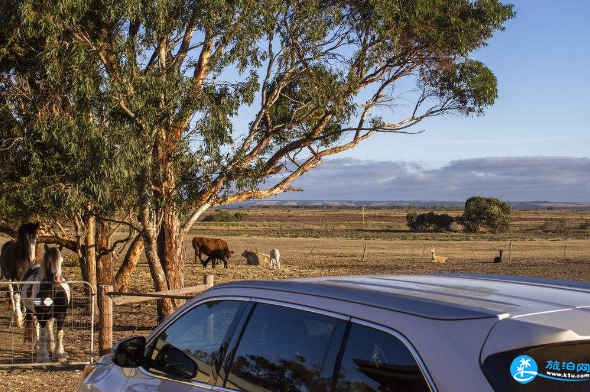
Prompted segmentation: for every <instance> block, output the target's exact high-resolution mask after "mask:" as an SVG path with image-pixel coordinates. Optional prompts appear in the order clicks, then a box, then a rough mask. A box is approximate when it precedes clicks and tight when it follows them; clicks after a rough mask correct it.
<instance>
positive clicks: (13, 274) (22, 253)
mask: <svg viewBox="0 0 590 392" xmlns="http://www.w3.org/2000/svg"><path fill="white" fill-rule="evenodd" d="M38 233H39V222H37V223H25V224H23V225H21V226H20V227H19V229H18V235H17V238H16V241H13V240H11V241H8V242H6V243H5V244H4V245H2V251H1V252H0V268H1V270H2V276H4V278H6V279H8V280H12V281H14V280H23V276H24V274H25V272H26V271H27V269H28V268H29V267H30V266H31V264H33V263H34V262H35V246H36V245H37V238H38ZM13 286H14V287H13ZM8 292H9V294H10V304H11V305H12V312H13V317H14V321H15V324H16V326H17V327H18V328H22V327H23V325H24V316H23V315H24V308H23V307H22V305H21V301H20V286H19V285H13V284H8Z"/></svg>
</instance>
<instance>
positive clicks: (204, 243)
mask: <svg viewBox="0 0 590 392" xmlns="http://www.w3.org/2000/svg"><path fill="white" fill-rule="evenodd" d="M193 248H194V249H195V264H196V263H197V257H198V258H199V261H200V262H201V263H203V259H202V257H201V254H204V255H205V256H207V257H209V255H210V254H211V252H213V251H214V250H216V249H219V250H222V251H224V252H225V257H226V258H227V259H228V260H229V259H230V258H231V254H232V253H234V252H232V251H230V250H229V246H227V242H225V241H224V240H220V239H218V238H205V237H195V238H193Z"/></svg>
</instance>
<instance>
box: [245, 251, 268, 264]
mask: <svg viewBox="0 0 590 392" xmlns="http://www.w3.org/2000/svg"><path fill="white" fill-rule="evenodd" d="M242 256H244V257H245V258H246V264H247V265H260V264H261V263H268V262H270V256H269V255H265V254H262V253H258V252H252V251H250V250H245V251H244V252H243V253H242Z"/></svg>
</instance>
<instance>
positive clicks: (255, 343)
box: [216, 303, 348, 392]
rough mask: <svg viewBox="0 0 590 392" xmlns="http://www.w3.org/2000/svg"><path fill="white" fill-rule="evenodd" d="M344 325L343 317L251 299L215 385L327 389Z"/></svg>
mask: <svg viewBox="0 0 590 392" xmlns="http://www.w3.org/2000/svg"><path fill="white" fill-rule="evenodd" d="M347 323H348V318H347V317H340V316H336V315H331V314H327V313H322V312H320V311H316V310H312V309H305V308H302V307H298V306H290V305H289V304H277V303H256V304H255V305H254V307H253V310H252V312H251V315H250V317H249V320H248V322H247V324H246V326H245V328H244V330H243V331H242V333H241V336H239V337H236V338H235V340H234V342H232V349H231V351H230V353H228V355H227V356H226V361H225V363H224V366H223V368H222V370H221V373H220V377H219V380H218V388H216V389H223V390H224V391H231V390H233V391H243V392H319V391H328V390H329V388H326V385H329V384H330V383H329V382H328V381H327V380H328V379H331V377H332V375H333V370H334V362H335V359H336V357H337V355H338V352H339V349H340V347H341V344H342V340H343V337H344V332H345V330H346V325H347ZM326 364H327V365H326Z"/></svg>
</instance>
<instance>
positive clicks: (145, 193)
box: [139, 169, 175, 319]
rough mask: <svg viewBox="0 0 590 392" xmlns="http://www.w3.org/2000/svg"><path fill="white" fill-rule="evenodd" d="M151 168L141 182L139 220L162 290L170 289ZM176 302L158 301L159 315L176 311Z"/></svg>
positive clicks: (156, 285)
mask: <svg viewBox="0 0 590 392" xmlns="http://www.w3.org/2000/svg"><path fill="white" fill-rule="evenodd" d="M149 178H150V173H149V169H146V170H145V171H144V173H142V175H141V178H140V183H139V191H140V208H139V221H140V222H141V225H142V226H143V229H144V231H143V242H144V247H145V257H146V259H147V262H148V265H149V267H150V274H151V275H152V280H153V282H154V289H155V290H156V291H162V290H167V289H168V282H167V281H166V274H165V273H164V269H163V268H162V263H161V262H160V258H159V257H158V241H157V238H158V232H157V230H156V225H155V218H154V217H153V216H154V215H155V212H154V211H153V208H154V207H153V198H152V196H151V193H152V187H151V182H150V180H149ZM174 310H175V309H174V304H173V303H172V301H171V300H170V299H167V298H164V299H161V300H159V301H158V317H159V318H160V319H164V318H165V317H168V316H169V315H171V314H172V313H173V312H174Z"/></svg>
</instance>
